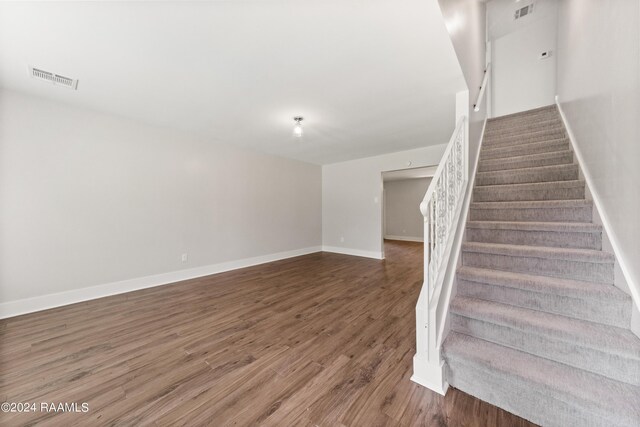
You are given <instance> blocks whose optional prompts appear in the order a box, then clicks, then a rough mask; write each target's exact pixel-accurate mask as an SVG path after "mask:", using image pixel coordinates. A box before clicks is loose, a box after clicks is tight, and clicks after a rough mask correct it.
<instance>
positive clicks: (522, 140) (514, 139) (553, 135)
mask: <svg viewBox="0 0 640 427" xmlns="http://www.w3.org/2000/svg"><path fill="white" fill-rule="evenodd" d="M566 137H567V134H566V132H565V130H564V128H563V127H555V128H544V129H536V130H527V131H521V132H518V131H514V132H513V133H503V134H499V135H485V138H484V140H483V143H482V146H483V148H486V149H492V148H494V147H498V146H504V145H505V144H516V145H518V144H526V143H529V142H534V141H537V142H539V141H546V140H550V139H563V138H566Z"/></svg>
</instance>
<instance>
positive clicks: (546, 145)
mask: <svg viewBox="0 0 640 427" xmlns="http://www.w3.org/2000/svg"><path fill="white" fill-rule="evenodd" d="M569 149H570V144H569V142H568V141H566V140H564V139H561V140H558V141H550V142H539V143H534V144H531V145H511V146H508V147H503V148H496V149H494V150H489V149H486V147H483V149H482V152H481V153H480V159H481V160H490V159H504V158H507V157H516V156H528V155H531V154H541V153H551V152H554V151H567V150H569Z"/></svg>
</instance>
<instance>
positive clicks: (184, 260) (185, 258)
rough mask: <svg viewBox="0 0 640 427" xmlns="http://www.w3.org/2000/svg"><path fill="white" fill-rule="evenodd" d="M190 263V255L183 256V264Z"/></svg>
mask: <svg viewBox="0 0 640 427" xmlns="http://www.w3.org/2000/svg"><path fill="white" fill-rule="evenodd" d="M187 261H189V254H182V262H187Z"/></svg>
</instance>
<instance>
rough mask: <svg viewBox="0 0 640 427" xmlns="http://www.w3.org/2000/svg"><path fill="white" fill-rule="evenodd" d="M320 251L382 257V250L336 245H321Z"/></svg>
mask: <svg viewBox="0 0 640 427" xmlns="http://www.w3.org/2000/svg"><path fill="white" fill-rule="evenodd" d="M322 252H333V253H336V254H342V255H353V256H360V257H365V258H373V259H384V256H383V255H382V252H375V251H363V250H361V249H351V248H340V247H338V246H323V247H322Z"/></svg>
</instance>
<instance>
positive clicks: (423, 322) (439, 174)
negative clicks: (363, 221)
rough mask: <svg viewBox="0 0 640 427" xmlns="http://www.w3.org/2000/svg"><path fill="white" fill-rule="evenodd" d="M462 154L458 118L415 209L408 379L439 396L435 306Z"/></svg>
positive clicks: (458, 197)
mask: <svg viewBox="0 0 640 427" xmlns="http://www.w3.org/2000/svg"><path fill="white" fill-rule="evenodd" d="M468 153H469V150H468V138H467V136H466V117H464V116H463V117H461V118H460V119H459V121H458V123H457V125H456V129H455V131H454V132H453V135H452V136H451V139H450V140H449V144H448V145H447V148H446V150H445V152H444V155H443V156H442V160H441V161H440V164H439V165H438V169H437V170H436V173H435V175H434V177H433V179H432V180H431V183H430V184H429V188H428V189H427V192H426V194H425V196H424V199H423V201H422V203H421V204H420V210H421V211H422V215H423V216H424V284H423V286H422V290H421V292H420V297H419V298H418V303H417V305H416V355H415V357H414V374H413V377H412V379H413V380H414V381H415V382H418V383H420V384H422V385H424V386H426V387H428V388H430V389H432V390H434V391H437V392H439V393H441V394H444V393H445V392H446V387H447V385H446V382H445V381H444V379H443V374H442V367H443V362H442V360H441V359H440V345H441V339H440V338H441V336H440V335H441V334H442V331H443V326H444V325H443V324H442V323H443V322H444V321H445V319H444V316H440V317H442V318H439V316H438V314H439V313H438V302H439V300H440V294H441V291H442V283H443V281H444V276H445V272H446V270H447V264H448V262H447V261H448V259H449V255H450V253H451V247H452V245H453V241H454V235H455V233H456V229H457V222H458V218H459V217H460V211H461V208H462V205H463V200H464V195H465V189H466V186H467V182H468V178H469V168H468V162H469V161H468ZM439 323H440V324H439Z"/></svg>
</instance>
